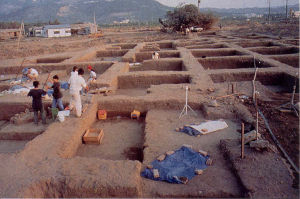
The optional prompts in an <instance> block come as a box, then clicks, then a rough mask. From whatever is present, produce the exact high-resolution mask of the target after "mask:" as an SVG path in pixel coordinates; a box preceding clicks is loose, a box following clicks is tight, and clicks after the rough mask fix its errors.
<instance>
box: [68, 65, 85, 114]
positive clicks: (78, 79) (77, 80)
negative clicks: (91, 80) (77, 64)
mask: <svg viewBox="0 0 300 199" xmlns="http://www.w3.org/2000/svg"><path fill="white" fill-rule="evenodd" d="M83 74H84V70H83V69H82V68H80V69H79V70H78V75H73V76H71V77H70V79H69V84H70V94H71V101H70V107H69V108H70V110H72V109H73V108H74V107H75V109H76V116H77V117H80V116H81V113H82V105H81V98H80V91H81V89H82V88H85V89H86V90H88V86H87V85H86V83H85V80H84V79H83V77H82V75H83Z"/></svg>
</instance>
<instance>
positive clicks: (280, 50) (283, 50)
mask: <svg viewBox="0 0 300 199" xmlns="http://www.w3.org/2000/svg"><path fill="white" fill-rule="evenodd" d="M249 50H251V51H253V52H256V53H259V54H262V55H282V54H296V53H299V48H296V47H269V48H268V47H262V48H251V49H249Z"/></svg>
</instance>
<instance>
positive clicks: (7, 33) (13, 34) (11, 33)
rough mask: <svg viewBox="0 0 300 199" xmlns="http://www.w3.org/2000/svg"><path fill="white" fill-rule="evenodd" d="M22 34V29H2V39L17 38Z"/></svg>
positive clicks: (0, 37)
mask: <svg viewBox="0 0 300 199" xmlns="http://www.w3.org/2000/svg"><path fill="white" fill-rule="evenodd" d="M19 35H20V29H3V30H0V39H1V40H4V39H15V38H18V37H19Z"/></svg>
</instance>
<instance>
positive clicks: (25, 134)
mask: <svg viewBox="0 0 300 199" xmlns="http://www.w3.org/2000/svg"><path fill="white" fill-rule="evenodd" d="M40 120H41V119H40ZM46 128H47V125H42V124H41V121H40V124H39V125H38V126H37V125H36V124H34V123H33V122H29V123H25V124H20V125H16V124H12V123H9V124H7V125H5V126H4V127H2V128H1V130H0V140H15V141H20V140H23V141H24V140H32V139H34V138H35V137H36V136H38V135H40V134H42V133H43V132H44V131H45V130H46Z"/></svg>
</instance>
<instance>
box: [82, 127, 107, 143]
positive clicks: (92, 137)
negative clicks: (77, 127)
mask: <svg viewBox="0 0 300 199" xmlns="http://www.w3.org/2000/svg"><path fill="white" fill-rule="evenodd" d="M103 136H104V133H103V129H100V130H99V129H87V130H86V131H85V133H84V135H83V137H82V142H83V143H84V144H101V141H102V139H103Z"/></svg>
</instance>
